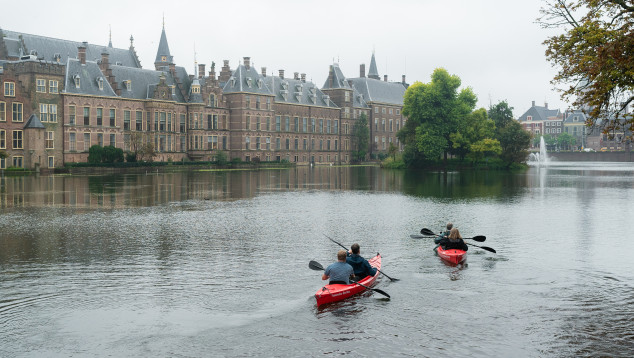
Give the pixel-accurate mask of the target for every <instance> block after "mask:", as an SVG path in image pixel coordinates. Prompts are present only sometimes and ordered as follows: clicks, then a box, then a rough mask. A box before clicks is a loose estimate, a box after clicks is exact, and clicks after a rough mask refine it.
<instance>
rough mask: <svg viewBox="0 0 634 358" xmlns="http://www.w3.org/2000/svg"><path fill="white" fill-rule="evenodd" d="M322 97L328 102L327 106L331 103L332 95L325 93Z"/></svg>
mask: <svg viewBox="0 0 634 358" xmlns="http://www.w3.org/2000/svg"><path fill="white" fill-rule="evenodd" d="M322 99H323V100H324V103H326V106H329V105H330V96H329V95H327V94H325V95H324V96H323V97H322Z"/></svg>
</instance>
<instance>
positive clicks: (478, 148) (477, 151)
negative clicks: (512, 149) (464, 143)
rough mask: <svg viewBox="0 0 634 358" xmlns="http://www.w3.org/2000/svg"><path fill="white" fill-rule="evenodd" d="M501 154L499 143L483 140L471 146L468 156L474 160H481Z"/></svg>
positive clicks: (489, 139)
mask: <svg viewBox="0 0 634 358" xmlns="http://www.w3.org/2000/svg"><path fill="white" fill-rule="evenodd" d="M501 153H502V147H501V146H500V141H498V140H497V139H491V138H484V139H482V140H479V141H477V142H475V143H473V144H471V152H470V153H469V156H470V157H471V158H473V159H474V160H481V159H482V158H488V157H491V156H494V155H499V154H501Z"/></svg>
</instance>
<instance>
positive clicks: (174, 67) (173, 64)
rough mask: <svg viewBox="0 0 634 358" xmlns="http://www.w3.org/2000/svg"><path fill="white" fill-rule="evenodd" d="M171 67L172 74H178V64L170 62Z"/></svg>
mask: <svg viewBox="0 0 634 358" xmlns="http://www.w3.org/2000/svg"><path fill="white" fill-rule="evenodd" d="M169 67H170V73H171V74H172V76H176V64H175V63H170V65H169Z"/></svg>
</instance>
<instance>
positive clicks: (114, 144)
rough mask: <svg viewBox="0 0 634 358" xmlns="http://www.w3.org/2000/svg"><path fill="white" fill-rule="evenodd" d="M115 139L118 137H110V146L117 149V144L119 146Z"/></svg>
mask: <svg viewBox="0 0 634 358" xmlns="http://www.w3.org/2000/svg"><path fill="white" fill-rule="evenodd" d="M115 138H116V136H115V135H114V134H111V135H110V145H111V146H113V147H116V144H117V142H116V140H115Z"/></svg>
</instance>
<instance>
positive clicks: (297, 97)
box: [295, 92, 302, 102]
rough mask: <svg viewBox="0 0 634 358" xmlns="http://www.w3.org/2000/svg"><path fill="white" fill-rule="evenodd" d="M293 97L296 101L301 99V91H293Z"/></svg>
mask: <svg viewBox="0 0 634 358" xmlns="http://www.w3.org/2000/svg"><path fill="white" fill-rule="evenodd" d="M295 98H296V99H297V101H298V102H301V101H302V92H295Z"/></svg>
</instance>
